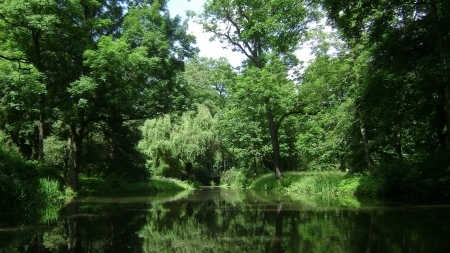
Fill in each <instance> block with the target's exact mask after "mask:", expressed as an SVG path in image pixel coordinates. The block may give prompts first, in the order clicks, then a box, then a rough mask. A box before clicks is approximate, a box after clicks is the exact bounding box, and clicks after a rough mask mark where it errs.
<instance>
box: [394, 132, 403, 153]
mask: <svg viewBox="0 0 450 253" xmlns="http://www.w3.org/2000/svg"><path fill="white" fill-rule="evenodd" d="M395 153H396V155H397V160H399V161H401V160H402V159H403V155H402V128H401V126H398V128H397V134H396V141H395Z"/></svg>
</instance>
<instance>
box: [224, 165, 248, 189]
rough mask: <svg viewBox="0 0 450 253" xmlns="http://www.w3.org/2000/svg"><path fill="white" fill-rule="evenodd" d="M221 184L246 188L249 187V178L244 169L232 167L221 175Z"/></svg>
mask: <svg viewBox="0 0 450 253" xmlns="http://www.w3.org/2000/svg"><path fill="white" fill-rule="evenodd" d="M220 185H225V186H230V187H233V188H244V187H247V185H248V180H247V178H246V176H245V174H244V173H243V171H242V170H238V169H235V168H232V169H230V170H227V171H225V172H223V173H222V175H221V176H220Z"/></svg>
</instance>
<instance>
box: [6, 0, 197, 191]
mask: <svg viewBox="0 0 450 253" xmlns="http://www.w3.org/2000/svg"><path fill="white" fill-rule="evenodd" d="M0 26H1V28H2V29H1V32H0V41H1V46H0V58H1V59H0V60H1V61H2V62H1V63H0V66H1V68H2V72H4V71H7V73H6V74H7V75H6V76H5V77H4V78H3V79H2V86H5V87H6V90H11V91H12V93H11V92H10V94H6V95H5V94H3V95H5V96H4V98H5V100H4V102H5V103H9V104H11V102H10V101H7V100H10V99H13V96H15V95H14V94H15V93H14V92H16V93H17V92H19V91H20V90H22V91H25V90H26V92H25V93H23V94H22V95H21V97H20V99H23V100H22V101H20V104H21V109H20V110H22V111H24V110H27V112H26V113H25V114H23V115H24V117H25V118H26V119H27V120H28V121H27V122H28V123H29V124H33V123H32V122H35V121H37V122H39V124H38V126H37V127H36V129H37V130H38V131H36V132H37V133H38V135H37V136H38V139H39V141H38V143H39V145H37V146H38V148H36V149H37V151H36V152H35V153H37V154H38V155H37V160H39V161H41V162H42V161H44V152H43V151H44V148H43V145H44V138H45V136H46V135H48V134H46V133H45V131H47V132H48V133H52V132H53V131H54V129H53V127H52V126H51V124H47V123H48V122H51V123H57V124H53V125H60V126H62V125H63V126H67V132H66V133H65V134H63V133H61V131H56V132H58V135H60V136H65V137H66V138H69V147H70V162H69V164H70V166H69V173H68V175H69V180H68V181H69V185H70V187H71V188H72V189H74V190H78V189H79V188H80V185H79V183H78V174H79V172H80V168H81V167H82V163H83V161H82V159H81V157H82V153H83V151H82V147H83V140H84V139H85V137H86V136H87V134H88V133H89V132H90V131H92V130H93V129H95V127H93V124H96V125H98V124H97V123H99V122H104V123H105V124H106V126H107V128H109V130H112V131H115V130H114V129H117V131H122V130H120V129H121V126H119V125H122V124H123V122H125V121H132V120H140V119H145V118H150V117H155V116H156V115H158V114H161V113H165V112H169V111H172V110H178V109H181V108H183V107H185V105H184V104H185V97H186V95H187V92H186V90H185V89H184V88H183V86H182V84H181V76H180V73H181V71H183V69H184V63H183V60H184V59H185V58H186V57H188V56H192V55H193V53H194V52H195V51H196V50H195V49H194V48H193V47H192V46H191V43H192V42H193V41H194V40H195V38H194V37H193V36H192V35H188V34H187V23H186V22H182V20H181V18H180V17H178V16H177V17H175V18H171V17H170V15H169V12H168V10H167V8H166V1H125V0H124V1H120V0H118V1H97V0H90V1H65V0H51V1H42V0H32V1H22V0H20V1H9V0H5V1H1V2H0ZM8 64H11V65H10V67H9V69H8V67H7V65H8ZM11 68H14V69H11ZM19 84H22V85H21V86H18V85H19ZM161 94H164V96H162V95H161ZM11 95H13V96H11ZM17 98H19V96H15V99H17ZM30 99H31V101H32V102H30ZM16 104H17V105H19V103H16ZM24 105H26V107H24ZM17 109H19V107H18V106H16V109H14V108H13V107H8V108H7V110H6V109H5V110H3V111H2V117H4V118H5V119H6V118H8V117H9V122H7V124H4V125H3V126H2V127H4V128H5V129H7V128H9V129H11V131H10V132H9V133H10V134H12V131H18V130H17V126H19V125H20V124H19V123H20V121H21V120H22V119H16V118H17V117H16V118H13V117H10V116H11V115H12V112H13V110H17ZM8 115H9V116H8ZM23 125H24V124H22V125H21V127H22V128H23V129H25V127H24V126H23ZM11 126H14V127H15V128H14V129H13V128H12V127H11ZM29 128H30V127H29V125H28V129H29ZM23 129H19V130H21V131H22V132H23ZM62 129H66V128H62ZM7 130H8V129H7ZM27 131H29V130H27ZM105 138H106V137H105Z"/></svg>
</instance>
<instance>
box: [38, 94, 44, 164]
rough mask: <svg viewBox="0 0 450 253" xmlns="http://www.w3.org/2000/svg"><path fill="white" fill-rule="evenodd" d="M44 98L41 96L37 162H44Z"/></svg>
mask: <svg viewBox="0 0 450 253" xmlns="http://www.w3.org/2000/svg"><path fill="white" fill-rule="evenodd" d="M44 121H45V97H44V95H41V109H40V113H39V140H38V162H39V163H43V162H44V137H45V135H44V126H45V122H44Z"/></svg>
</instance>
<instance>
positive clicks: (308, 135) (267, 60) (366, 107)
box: [0, 0, 450, 197]
mask: <svg viewBox="0 0 450 253" xmlns="http://www.w3.org/2000/svg"><path fill="white" fill-rule="evenodd" d="M190 15H191V17H190V18H192V19H193V20H195V21H196V22H198V23H200V24H202V25H203V28H204V30H205V31H207V32H210V34H211V36H213V38H214V39H216V40H220V41H223V42H224V45H226V46H228V47H230V48H232V49H233V50H235V51H237V52H240V53H242V54H244V55H245V56H246V60H245V61H244V62H242V65H241V66H240V67H239V68H233V67H232V66H231V65H230V63H228V61H227V60H226V59H225V58H220V59H208V58H201V57H199V56H198V51H199V49H198V48H196V47H195V37H194V36H193V35H191V34H188V33H187V28H188V26H187V24H188V23H187V21H186V20H184V21H183V20H182V19H181V18H180V17H179V16H176V17H171V16H170V13H169V11H168V9H167V1H166V0H2V1H0V86H1V88H0V97H1V100H0V130H1V134H0V136H1V138H0V139H1V140H2V144H1V147H0V152H1V153H0V156H1V157H3V158H4V159H3V161H0V180H1V181H2V182H7V181H11V179H13V178H20V180H22V179H23V178H22V176H20V175H19V174H20V173H19V174H18V172H20V171H21V169H17V170H16V169H14V168H16V167H15V166H12V164H17V163H19V162H18V160H17V159H21V160H20V162H23V159H25V160H27V161H26V162H25V163H27V164H31V165H30V166H36V167H37V168H38V170H41V172H39V173H41V174H39V175H40V176H42V177H46V176H47V175H60V176H61V177H62V178H63V182H64V183H65V184H66V185H67V186H69V187H70V188H71V189H72V190H74V191H78V190H80V189H81V185H80V182H79V178H80V175H84V176H86V177H101V178H120V179H121V180H128V181H145V180H148V179H149V178H151V177H152V176H164V177H173V178H178V179H182V180H188V181H190V182H199V183H201V184H204V185H207V184H210V183H211V178H210V174H211V173H220V174H221V175H222V177H223V178H226V177H233V178H240V179H239V180H240V181H239V182H240V183H239V185H240V186H246V185H248V184H249V182H250V181H252V180H254V179H255V178H256V177H257V176H261V175H263V174H265V173H269V172H271V173H274V175H275V176H276V177H277V178H280V179H281V178H282V177H283V172H284V171H338V170H340V171H348V172H350V173H361V174H366V173H367V174H368V175H370V177H371V178H372V179H373V180H374V181H377V182H380V180H381V182H382V185H383V187H384V188H383V189H384V192H385V193H387V194H408V195H411V196H422V197H423V196H429V195H435V196H438V197H449V196H450V188H449V187H450V136H449V134H448V132H449V131H448V130H449V129H450V75H449V74H450V70H449V66H448V65H449V61H450V52H449V45H450V2H449V1H444V0H423V1H422V0H420V1H409V0H408V1H406V0H392V1H386V0H361V1H358V2H354V1H350V0H344V1H331V0H321V1H309V0H308V1H297V0H271V1H269V0H237V1H225V0H208V1H206V3H205V5H204V10H203V12H202V13H197V14H194V13H190ZM323 20H327V23H328V24H329V26H331V27H332V28H333V29H328V28H327V29H326V28H325V27H324V25H323V24H322V21H323ZM308 45H311V47H312V53H313V54H314V56H315V58H314V60H311V61H310V62H309V63H308V64H306V63H305V62H303V61H302V59H297V57H296V54H295V52H296V50H297V49H299V47H304V46H308ZM16 156H17V157H21V158H17V159H15V158H14V157H16ZM22 157H23V158H22ZM13 158H14V159H13ZM38 163H39V164H38ZM39 168H40V169H39ZM43 168H45V169H43ZM42 171H44V172H42ZM27 175H28V174H27ZM5 185H9V184H6V183H5ZM16 186H17V185H16ZM11 187H15V186H11ZM2 188H3V189H2V191H6V190H8V189H9V188H8V187H7V186H3V184H2Z"/></svg>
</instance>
